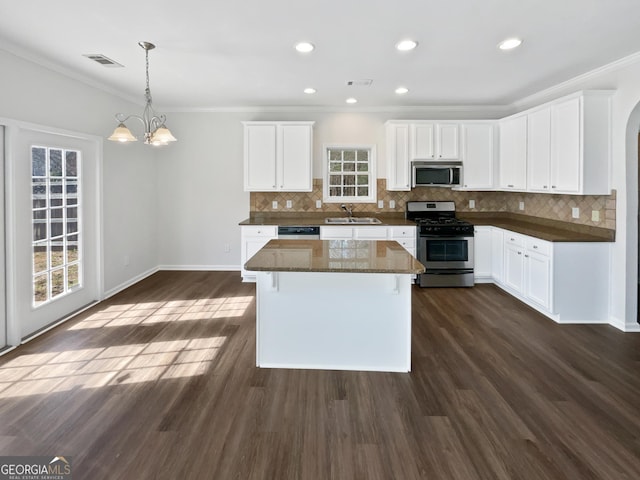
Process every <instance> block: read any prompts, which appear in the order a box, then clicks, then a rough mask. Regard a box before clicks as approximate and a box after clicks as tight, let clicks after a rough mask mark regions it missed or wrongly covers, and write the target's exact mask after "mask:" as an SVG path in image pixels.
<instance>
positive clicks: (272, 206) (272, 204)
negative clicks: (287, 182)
mask: <svg viewBox="0 0 640 480" xmlns="http://www.w3.org/2000/svg"><path fill="white" fill-rule="evenodd" d="M271 208H272V209H274V210H275V209H277V208H278V201H277V200H274V201H273V202H271Z"/></svg>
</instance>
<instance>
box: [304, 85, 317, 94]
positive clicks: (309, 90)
mask: <svg viewBox="0 0 640 480" xmlns="http://www.w3.org/2000/svg"><path fill="white" fill-rule="evenodd" d="M303 91H304V93H306V94H307V95H311V94H312V93H316V89H315V88H311V87H309V88H305V89H304V90H303Z"/></svg>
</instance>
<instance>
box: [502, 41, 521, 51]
mask: <svg viewBox="0 0 640 480" xmlns="http://www.w3.org/2000/svg"><path fill="white" fill-rule="evenodd" d="M521 44H522V40H520V39H519V38H507V39H506V40H503V41H502V42H500V43H499V44H498V48H499V49H500V50H511V49H513V48H516V47H519V46H520V45H521Z"/></svg>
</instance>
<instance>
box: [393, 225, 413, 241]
mask: <svg viewBox="0 0 640 480" xmlns="http://www.w3.org/2000/svg"><path fill="white" fill-rule="evenodd" d="M416 233H417V232H416V227H389V238H393V239H396V238H413V239H414V240H415V238H416Z"/></svg>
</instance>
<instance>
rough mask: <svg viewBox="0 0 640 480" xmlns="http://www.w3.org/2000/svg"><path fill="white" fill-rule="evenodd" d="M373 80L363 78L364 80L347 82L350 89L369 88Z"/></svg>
mask: <svg viewBox="0 0 640 480" xmlns="http://www.w3.org/2000/svg"><path fill="white" fill-rule="evenodd" d="M372 82H373V80H371V79H370V78H363V79H362V80H347V86H349V87H369V86H371V83H372Z"/></svg>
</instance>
